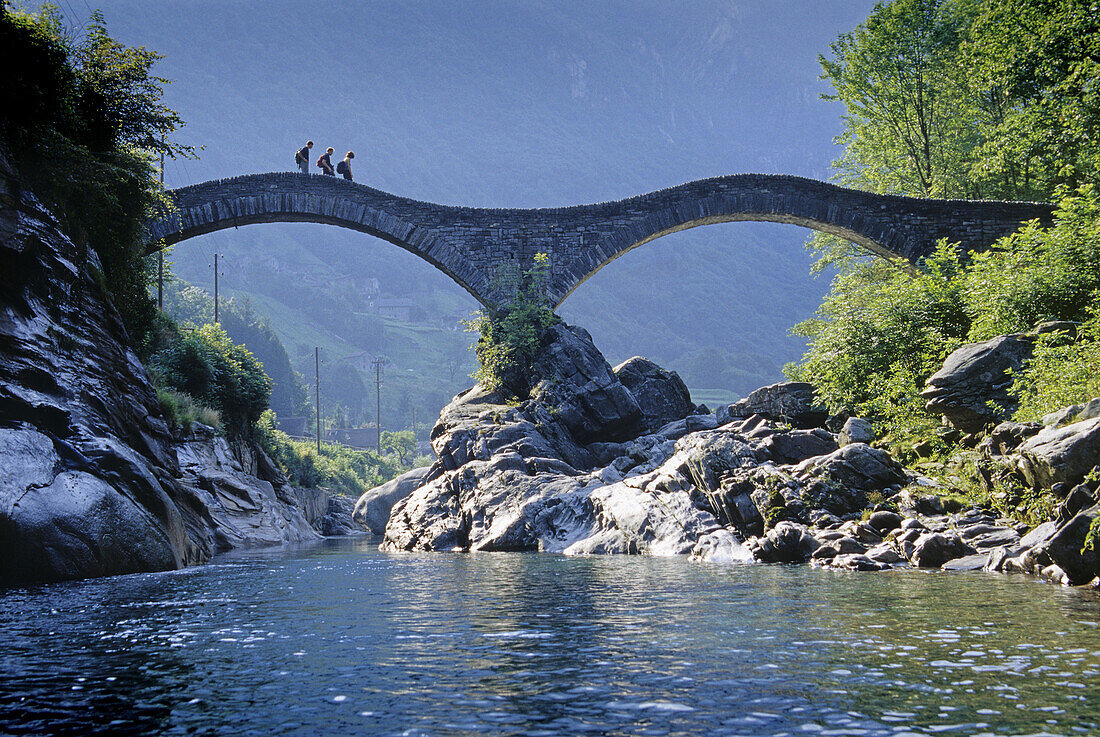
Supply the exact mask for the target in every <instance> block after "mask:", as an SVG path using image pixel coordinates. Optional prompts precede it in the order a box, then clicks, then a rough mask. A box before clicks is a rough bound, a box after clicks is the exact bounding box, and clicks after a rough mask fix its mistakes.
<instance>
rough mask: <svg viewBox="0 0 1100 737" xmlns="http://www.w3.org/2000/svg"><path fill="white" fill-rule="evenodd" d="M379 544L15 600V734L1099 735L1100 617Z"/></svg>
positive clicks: (1041, 599) (695, 569)
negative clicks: (391, 551) (382, 548)
mask: <svg viewBox="0 0 1100 737" xmlns="http://www.w3.org/2000/svg"><path fill="white" fill-rule="evenodd" d="M376 544H377V541H376V540H374V541H372V540H366V539H343V540H329V541H326V542H325V543H323V544H321V545H317V546H313V547H306V548H299V549H291V550H265V551H252V552H247V553H241V554H235V555H232V556H227V557H223V558H221V559H218V560H216V561H215V562H213V563H212V564H209V565H205V566H199V567H194V568H188V569H185V570H182V571H176V572H170V573H156V574H142V575H131V576H119V577H114V578H107V579H97V580H91V581H82V582H74V583H64V584H53V585H43V586H34V587H29V588H23V589H10V590H6V591H0V732H2V733H3V734H35V735H40V734H58V735H60V734H72V735H77V734H79V735H86V734H105V735H106V734H110V735H116V734H181V735H182V734H233V735H264V736H267V735H276V734H278V735H284V734H285V735H309V736H310V737H318V736H319V735H330V734H331V735H359V734H362V735H441V736H442V735H470V734H478V735H525V736H526V737H538V736H539V735H569V734H592V735H688V734H692V735H696V734H706V735H737V734H745V735H781V734H819V735H906V734H932V733H948V734H966V735H974V734H983V735H1034V734H1058V735H1070V734H1098V733H1100V685H1098V684H1100V678H1098V675H1100V631H1098V626H1097V625H1098V622H1100V598H1098V597H1097V596H1096V595H1095V594H1094V593H1090V592H1083V591H1076V590H1068V589H1064V588H1060V587H1057V586H1052V585H1049V584H1045V583H1041V582H1038V581H1036V580H1033V579H1030V578H1026V577H1022V576H998V575H989V574H981V573H969V574H966V573H958V574H944V573H927V572H917V571H908V572H889V573H848V572H835V571H822V570H816V569H811V568H809V567H806V566H772V565H750V566H723V565H710V564H693V563H690V562H688V561H686V560H682V559H662V558H649V557H591V558H566V557H562V556H556V555H537V554H527V555H524V554H473V555H462V554H441V553H434V554H424V555H411V554H410V555H387V554H382V553H379V552H378V551H377V550H376Z"/></svg>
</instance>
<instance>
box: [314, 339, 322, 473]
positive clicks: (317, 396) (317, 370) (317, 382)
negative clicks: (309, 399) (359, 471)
mask: <svg viewBox="0 0 1100 737" xmlns="http://www.w3.org/2000/svg"><path fill="white" fill-rule="evenodd" d="M313 387H314V390H313V391H314V400H315V402H316V404H317V455H318V456H320V455H321V349H320V348H318V347H317V346H313Z"/></svg>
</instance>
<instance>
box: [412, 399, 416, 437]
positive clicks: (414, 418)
mask: <svg viewBox="0 0 1100 737" xmlns="http://www.w3.org/2000/svg"><path fill="white" fill-rule="evenodd" d="M412 411H413V440H414V441H415V440H416V405H415V404H414V405H413V408H412Z"/></svg>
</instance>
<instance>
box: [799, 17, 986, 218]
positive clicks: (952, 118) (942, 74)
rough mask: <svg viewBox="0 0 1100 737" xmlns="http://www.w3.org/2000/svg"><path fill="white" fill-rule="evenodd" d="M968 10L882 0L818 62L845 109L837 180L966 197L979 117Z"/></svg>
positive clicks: (874, 188)
mask: <svg viewBox="0 0 1100 737" xmlns="http://www.w3.org/2000/svg"><path fill="white" fill-rule="evenodd" d="M971 14H972V4H971V3H966V2H952V1H951V0H895V1H894V2H890V3H878V4H877V5H875V7H874V10H873V11H872V12H871V15H870V17H869V18H868V19H867V20H866V21H865V22H864V23H863V24H861V25H860V26H859V27H857V28H856V29H855V30H853V31H852V32H850V33H845V34H843V35H841V36H840V37H839V38H838V39H837V41H836V42H834V43H833V44H832V45H831V47H830V48H831V51H832V58H826V57H824V56H821V57H819V60H820V63H821V67H822V70H823V74H822V77H823V79H826V80H828V81H829V82H830V84H832V86H833V89H834V92H833V93H832V94H828V95H825V96H824V97H825V98H826V99H829V100H837V101H839V102H841V103H843V104H844V106H845V108H846V112H845V115H844V123H845V130H844V132H843V133H842V134H841V135H840V136H839V137H838V139H837V142H838V143H841V144H843V145H844V146H845V151H844V155H843V156H842V157H841V158H840V159H839V160H838V161H836V162H834V165H835V166H836V168H837V169H838V171H839V173H840V174H839V178H840V180H841V181H842V182H843V183H845V184H848V185H851V186H855V187H860V188H863V189H869V190H871V191H874V192H885V193H896V194H910V195H921V196H926V197H958V196H966V195H967V194H969V186H968V181H967V172H968V168H969V166H968V156H969V152H970V151H971V150H972V149H973V148H974V147H975V145H976V144H977V141H976V139H975V134H974V128H973V126H972V121H973V120H974V117H975V110H974V108H973V105H972V102H971V100H970V99H969V96H968V94H967V92H968V90H967V87H966V83H965V72H966V70H965V69H963V68H962V67H961V65H960V64H959V63H958V59H959V44H960V37H961V35H962V34H963V33H964V32H965V29H966V27H967V25H968V23H969V19H970V16H971Z"/></svg>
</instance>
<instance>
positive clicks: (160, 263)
mask: <svg viewBox="0 0 1100 737" xmlns="http://www.w3.org/2000/svg"><path fill="white" fill-rule="evenodd" d="M0 2H2V0H0ZM160 191H161V192H163V191H164V152H163V151H161V152H160ZM157 309H158V310H163V309H164V249H163V248H162V249H161V250H159V251H157Z"/></svg>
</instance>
